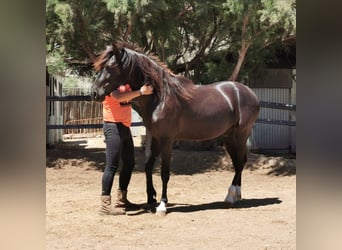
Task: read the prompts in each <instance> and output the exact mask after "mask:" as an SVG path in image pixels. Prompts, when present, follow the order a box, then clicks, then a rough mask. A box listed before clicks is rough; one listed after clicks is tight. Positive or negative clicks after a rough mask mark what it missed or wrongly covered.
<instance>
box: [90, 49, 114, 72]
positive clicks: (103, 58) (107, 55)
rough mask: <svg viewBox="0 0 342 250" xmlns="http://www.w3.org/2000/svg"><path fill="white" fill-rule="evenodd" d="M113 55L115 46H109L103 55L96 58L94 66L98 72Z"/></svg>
mask: <svg viewBox="0 0 342 250" xmlns="http://www.w3.org/2000/svg"><path fill="white" fill-rule="evenodd" d="M112 53H113V46H107V48H106V50H104V51H102V52H101V54H100V55H99V56H98V57H97V58H96V60H95V62H94V64H93V66H94V68H95V70H96V71H100V70H101V68H102V66H103V64H105V63H106V62H107V61H108V59H109V58H110V57H111V55H112Z"/></svg>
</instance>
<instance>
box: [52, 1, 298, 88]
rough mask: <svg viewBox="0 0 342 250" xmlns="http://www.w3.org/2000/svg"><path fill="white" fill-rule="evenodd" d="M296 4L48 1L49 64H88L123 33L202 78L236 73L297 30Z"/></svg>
mask: <svg viewBox="0 0 342 250" xmlns="http://www.w3.org/2000/svg"><path fill="white" fill-rule="evenodd" d="M295 10H296V6H295V1H294V0H280V1H272V0H255V1H248V0H241V1H236V0H212V1H200V0H179V1H173V0H160V1H152V0H102V1H88V0H69V1H65V0H47V5H46V12H47V26H46V39H47V64H48V66H49V69H55V70H63V69H65V67H67V66H69V67H70V65H71V64H75V63H86V64H91V62H92V61H93V60H94V59H95V58H96V55H97V54H98V53H99V52H100V51H101V50H102V49H103V48H105V46H106V45H108V44H110V43H112V42H113V41H115V40H117V39H122V40H126V41H130V42H133V43H136V44H138V45H139V46H140V47H142V48H144V49H146V50H148V51H150V52H153V53H154V54H156V55H157V56H158V57H159V58H160V59H161V60H162V61H163V62H165V63H167V64H168V65H169V67H170V68H171V69H172V70H173V71H175V72H176V73H184V74H185V75H187V76H190V77H191V78H193V79H194V80H196V81H198V82H200V83H207V82H212V81H213V80H223V79H227V78H229V79H232V80H235V79H237V78H238V77H239V74H240V71H241V70H244V71H251V70H253V68H244V66H246V65H250V66H252V67H254V66H255V63H253V64H252V63H250V62H257V61H260V62H262V61H263V60H264V56H265V53H266V52H265V51H266V50H265V48H269V47H270V46H271V45H272V44H275V43H276V42H277V41H278V42H279V41H284V40H286V39H287V38H288V37H291V36H295V32H296V26H295V25H296V24H295V16H296V13H295ZM279 46H284V45H282V44H280V45H279ZM268 51H269V50H268ZM247 52H248V53H247ZM52 59H53V60H52ZM53 66H54V67H53ZM57 66H58V67H57ZM64 66H65V67H64ZM243 77H244V76H242V77H240V78H243Z"/></svg>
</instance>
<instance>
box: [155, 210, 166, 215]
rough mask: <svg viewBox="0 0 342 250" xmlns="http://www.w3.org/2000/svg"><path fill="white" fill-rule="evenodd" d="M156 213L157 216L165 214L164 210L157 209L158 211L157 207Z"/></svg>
mask: <svg viewBox="0 0 342 250" xmlns="http://www.w3.org/2000/svg"><path fill="white" fill-rule="evenodd" d="M156 215H158V216H165V215H166V211H164V210H159V211H158V209H157V211H156Z"/></svg>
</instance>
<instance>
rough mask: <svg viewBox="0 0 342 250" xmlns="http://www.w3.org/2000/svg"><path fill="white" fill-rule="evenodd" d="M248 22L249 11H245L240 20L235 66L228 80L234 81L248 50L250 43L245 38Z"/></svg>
mask: <svg viewBox="0 0 342 250" xmlns="http://www.w3.org/2000/svg"><path fill="white" fill-rule="evenodd" d="M248 22H249V13H248V12H247V13H245V15H244V17H243V21H242V34H241V48H240V50H239V59H238V61H237V63H236V65H235V68H234V70H233V72H232V74H231V75H230V77H229V78H228V80H230V81H236V79H237V77H238V75H239V72H240V69H241V66H242V64H243V62H244V60H245V56H246V53H247V50H248V48H249V45H250V42H248V41H247V38H246V33H247V25H248Z"/></svg>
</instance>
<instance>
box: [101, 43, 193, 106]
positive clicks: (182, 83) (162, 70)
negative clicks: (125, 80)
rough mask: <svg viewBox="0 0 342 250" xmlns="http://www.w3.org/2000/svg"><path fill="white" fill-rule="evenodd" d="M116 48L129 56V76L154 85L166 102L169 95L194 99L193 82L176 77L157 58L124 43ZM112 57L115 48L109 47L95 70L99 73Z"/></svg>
mask: <svg viewBox="0 0 342 250" xmlns="http://www.w3.org/2000/svg"><path fill="white" fill-rule="evenodd" d="M115 46H116V47H117V48H118V49H122V48H125V49H126V52H127V53H128V55H129V56H128V58H129V59H128V64H129V66H128V67H130V72H129V74H130V75H131V76H135V78H137V80H142V81H143V82H144V83H145V82H146V83H147V82H148V83H150V84H152V85H153V86H154V88H155V89H156V91H157V92H158V95H159V97H160V98H161V100H165V98H166V97H167V96H169V95H173V96H175V97H180V98H182V99H187V100H188V99H191V98H192V90H193V87H194V84H193V82H192V81H191V80H190V79H188V78H186V77H182V76H178V75H175V74H174V73H173V72H172V71H171V70H170V69H169V68H168V67H167V65H166V64H165V63H163V62H162V61H161V60H160V59H159V58H158V57H157V56H155V55H154V54H152V53H149V52H144V51H143V50H142V49H141V48H140V47H138V46H137V45H135V44H130V43H127V42H124V41H119V42H116V43H115ZM112 55H113V46H107V49H106V50H104V51H103V52H102V53H101V54H100V56H99V57H98V58H97V59H96V61H95V62H94V68H95V69H96V70H97V71H99V70H100V69H101V68H102V66H103V64H104V63H106V61H107V60H108V59H109V58H110V57H111V56H112ZM140 78H141V79H140Z"/></svg>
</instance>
